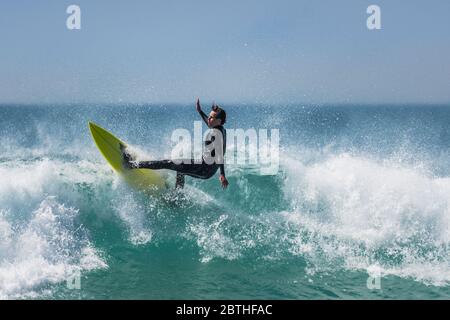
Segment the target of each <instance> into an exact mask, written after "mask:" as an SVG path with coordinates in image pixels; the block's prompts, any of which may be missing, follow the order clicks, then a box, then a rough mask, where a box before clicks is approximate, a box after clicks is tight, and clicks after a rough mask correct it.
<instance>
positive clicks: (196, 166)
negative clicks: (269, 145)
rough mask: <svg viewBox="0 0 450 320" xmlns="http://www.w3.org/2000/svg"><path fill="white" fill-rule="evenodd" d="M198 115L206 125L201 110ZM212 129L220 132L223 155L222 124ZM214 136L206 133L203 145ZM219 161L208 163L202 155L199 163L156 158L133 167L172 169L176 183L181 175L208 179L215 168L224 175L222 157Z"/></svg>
mask: <svg viewBox="0 0 450 320" xmlns="http://www.w3.org/2000/svg"><path fill="white" fill-rule="evenodd" d="M199 113H200V116H201V117H202V119H203V121H204V122H205V123H206V125H208V116H207V115H206V114H205V113H204V112H203V111H201V110H200V111H199ZM213 129H217V130H219V131H220V132H221V133H222V138H223V155H225V150H226V144H227V138H226V134H227V133H226V130H225V128H224V127H223V126H218V127H215V128H213ZM214 138H215V137H214V136H211V135H210V134H208V136H207V138H206V139H205V147H206V148H207V147H208V146H209V145H210V144H211V143H213V141H214ZM211 156H212V157H214V156H215V152H214V150H212V151H211ZM221 160H222V161H221V163H219V164H217V163H212V164H208V163H207V162H206V161H205V157H204V156H203V157H202V162H201V163H196V162H195V161H194V159H187V160H179V161H176V162H174V161H172V160H156V161H140V162H137V163H136V164H134V165H133V167H134V168H142V169H154V170H158V169H169V170H174V171H176V172H177V183H178V182H179V181H181V180H183V178H184V177H183V176H184V175H187V176H191V177H194V178H199V179H209V178H211V177H212V176H213V175H214V174H215V173H216V172H217V169H220V174H222V175H225V166H224V161H223V160H224V159H223V157H222V159H221ZM197 161H198V160H197Z"/></svg>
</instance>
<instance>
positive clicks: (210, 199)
mask: <svg viewBox="0 0 450 320" xmlns="http://www.w3.org/2000/svg"><path fill="white" fill-rule="evenodd" d="M226 109H227V111H228V123H227V127H228V128H243V129H248V128H256V129H258V128H266V129H273V128H278V129H280V144H281V156H280V168H279V172H278V174H276V175H273V176H264V175H261V174H260V170H259V168H258V166H255V165H228V166H227V168H226V170H227V176H228V179H229V182H230V187H229V189H228V190H226V191H222V189H221V188H220V184H219V182H218V179H217V177H214V178H212V179H210V180H207V181H203V180H194V179H190V178H188V179H187V186H186V188H185V190H183V191H182V192H175V191H173V190H171V191H168V192H166V193H164V194H163V195H161V196H153V197H149V196H146V195H144V194H140V193H138V192H136V191H133V190H130V189H129V188H128V187H127V186H126V185H124V184H123V183H122V182H121V181H120V180H119V179H118V178H117V177H116V175H115V174H113V173H112V171H111V169H110V168H109V167H108V165H107V164H106V163H105V161H104V159H103V158H102V157H101V155H100V154H99V152H98V150H97V149H96V147H95V146H94V144H93V141H92V139H91V138H90V135H89V131H88V128H87V122H88V121H89V120H93V121H95V122H97V123H98V124H100V125H102V126H104V127H105V128H107V129H109V130H111V131H112V132H114V133H115V134H117V136H119V137H121V138H122V139H123V140H125V141H127V142H129V143H130V144H131V145H133V147H134V148H135V150H137V151H136V152H138V153H139V155H140V156H142V157H144V158H145V157H148V158H158V157H162V156H168V155H170V150H171V146H172V145H171V144H170V137H171V134H172V131H173V130H174V129H176V128H186V129H188V130H190V131H192V130H193V121H195V120H198V116H197V114H196V112H195V110H194V106H175V105H168V106H96V105H86V106H8V105H3V106H0V145H1V153H0V176H1V177H2V183H1V184H0V298H2V299H14V298H23V299H26V298H50V299H110V298H124V299H133V298H137V299H176V298H177V299H249V298H251V299H342V298H346V299H347V298H348V299H354V298H363V299H378V298H389V299H399V298H406V299H448V298H450V248H449V245H450V161H449V159H450V158H449V151H450V148H449V147H450V127H449V125H448V124H449V121H450V108H448V107H445V106H423V107H421V106H364V107H362V106H325V107H315V106H301V105H292V106H226ZM231 148H232V146H231V145H229V150H228V154H230V153H232V152H233V150H232V149H231ZM78 273H79V274H80V288H79V289H76V288H75V289H74V288H68V286H67V279H73V278H72V276H73V275H74V274H78ZM369 276H373V277H375V276H381V278H380V279H381V280H380V289H373V290H370V289H368V287H367V280H368V277H369ZM69 282H70V281H69Z"/></svg>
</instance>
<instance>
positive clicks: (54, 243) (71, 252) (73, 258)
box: [0, 197, 107, 299]
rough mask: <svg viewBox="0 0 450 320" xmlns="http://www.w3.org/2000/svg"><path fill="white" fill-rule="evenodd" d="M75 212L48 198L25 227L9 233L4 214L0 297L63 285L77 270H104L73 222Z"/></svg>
mask: <svg viewBox="0 0 450 320" xmlns="http://www.w3.org/2000/svg"><path fill="white" fill-rule="evenodd" d="M76 215H77V210H75V209H73V208H67V207H65V206H64V205H62V204H60V203H58V202H57V201H56V199H55V198H53V197H48V198H46V199H45V200H43V201H42V202H41V203H40V205H39V207H38V208H37V209H36V210H35V211H33V213H32V215H31V218H30V220H29V221H28V223H26V224H25V225H21V226H19V227H18V228H17V229H18V230H16V231H14V232H13V231H12V229H13V227H12V225H13V223H11V222H10V221H9V220H12V218H11V217H10V218H6V217H5V215H2V216H1V217H0V228H2V231H6V232H5V233H4V234H3V236H2V238H1V239H0V241H1V242H0V249H1V250H2V252H1V257H2V260H1V262H0V298H3V299H5V298H23V297H34V296H36V295H38V294H39V293H40V292H39V287H41V288H42V287H43V286H45V285H46V284H54V283H58V282H64V281H66V280H67V278H68V277H70V276H71V275H72V274H73V273H74V272H76V271H81V272H83V271H89V270H93V269H98V268H106V267H107V265H106V263H105V262H104V261H103V259H102V258H101V254H100V253H99V252H98V251H97V250H96V249H95V248H93V247H92V245H91V243H90V242H89V240H88V238H87V237H86V235H85V234H84V232H83V230H82V229H80V228H78V227H77V226H76V225H75V223H74V218H75V216H76Z"/></svg>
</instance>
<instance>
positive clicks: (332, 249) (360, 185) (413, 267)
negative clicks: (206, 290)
mask: <svg viewBox="0 0 450 320" xmlns="http://www.w3.org/2000/svg"><path fill="white" fill-rule="evenodd" d="M284 167H285V169H286V171H287V179H286V183H285V186H284V192H285V194H286V197H287V198H288V199H289V201H290V202H291V207H292V211H290V212H283V213H282V215H283V216H284V217H285V218H286V221H287V222H288V225H291V226H295V227H297V228H298V237H291V238H289V241H291V248H290V250H291V252H293V253H296V254H302V255H305V256H306V257H307V258H308V259H310V260H311V261H313V262H314V263H316V264H317V267H318V268H320V266H321V265H322V266H324V265H325V266H329V265H334V266H341V267H343V268H348V269H352V270H356V269H358V270H360V269H362V270H367V271H368V272H369V270H370V268H371V267H372V266H373V265H379V266H380V268H381V273H382V275H397V276H400V277H407V278H413V279H415V280H418V281H421V282H423V283H426V284H433V285H445V284H449V283H450V251H449V245H450V178H447V177H445V178H442V177H434V176H432V175H430V174H429V173H428V172H427V171H426V170H423V168H417V167H408V166H405V165H401V164H398V163H389V162H388V161H385V162H384V163H379V162H377V161H374V160H371V159H368V158H363V157H357V156H352V155H349V154H345V153H343V154H339V155H334V156H333V155H332V156H329V157H328V158H326V159H324V160H323V161H318V162H315V163H312V164H308V165H306V164H303V163H302V162H301V161H298V160H294V159H288V160H286V161H285V162H284ZM302 232H303V233H304V234H302ZM305 234H306V236H305ZM302 248H307V250H304V249H302Z"/></svg>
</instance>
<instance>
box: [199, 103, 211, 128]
mask: <svg viewBox="0 0 450 320" xmlns="http://www.w3.org/2000/svg"><path fill="white" fill-rule="evenodd" d="M197 111H198V113H199V114H200V116H201V117H202V119H203V121H204V122H205V123H206V125H207V126H209V125H208V116H207V115H206V113H204V112H203V110H202V107H201V106H200V99H197Z"/></svg>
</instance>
